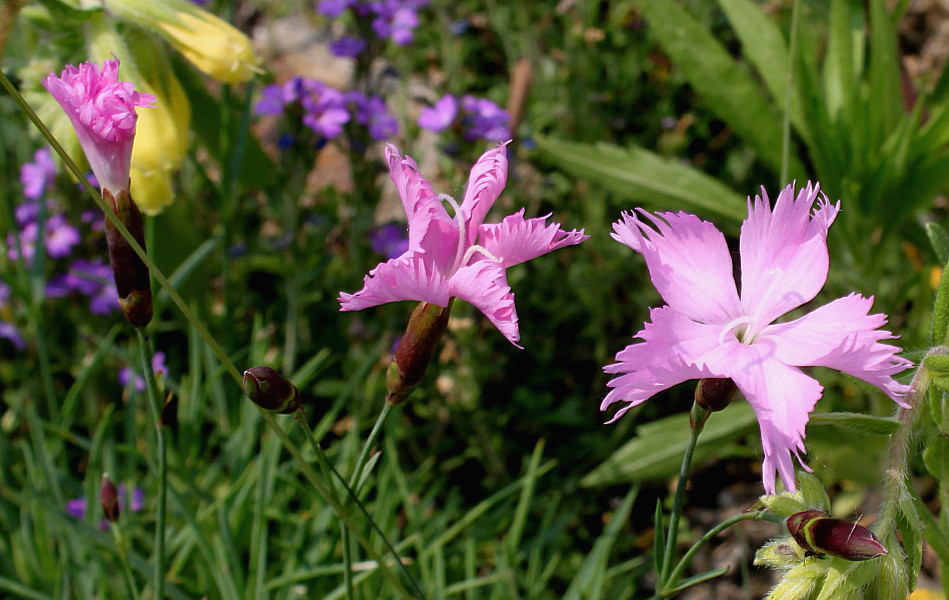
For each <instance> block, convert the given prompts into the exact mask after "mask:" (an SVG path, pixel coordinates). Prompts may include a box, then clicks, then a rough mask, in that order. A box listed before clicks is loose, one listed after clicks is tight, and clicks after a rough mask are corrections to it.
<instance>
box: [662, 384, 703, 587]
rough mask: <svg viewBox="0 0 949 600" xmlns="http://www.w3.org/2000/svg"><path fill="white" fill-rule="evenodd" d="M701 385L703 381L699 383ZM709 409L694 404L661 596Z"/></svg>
mask: <svg viewBox="0 0 949 600" xmlns="http://www.w3.org/2000/svg"><path fill="white" fill-rule="evenodd" d="M699 385H701V383H699ZM708 415H709V413H708V411H706V410H705V409H703V408H701V407H700V406H699V405H698V404H693V405H692V431H691V435H690V436H689V445H688V446H686V448H685V454H684V455H683V456H682V464H681V465H680V466H679V479H678V481H677V482H676V493H675V497H674V498H673V500H672V512H671V513H670V515H669V532H668V534H667V535H666V548H665V551H664V552H663V554H664V556H663V560H662V564H663V569H662V571H663V572H662V573H660V576H659V579H658V585H657V586H656V596H657V597H658V596H660V593H661V590H662V588H664V587H666V584H667V583H668V582H669V575H670V573H669V570H670V569H671V568H672V559H673V557H675V550H676V542H677V541H678V537H679V517H680V516H681V515H682V505H683V503H684V501H685V488H686V487H688V483H689V468H690V467H691V466H692V456H693V455H694V454H695V446H696V444H697V443H698V441H699V434H701V433H702V429H704V428H705V422H706V421H707V420H708Z"/></svg>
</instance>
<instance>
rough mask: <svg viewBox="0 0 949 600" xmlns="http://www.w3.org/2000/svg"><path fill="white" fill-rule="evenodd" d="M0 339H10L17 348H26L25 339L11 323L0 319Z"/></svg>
mask: <svg viewBox="0 0 949 600" xmlns="http://www.w3.org/2000/svg"><path fill="white" fill-rule="evenodd" d="M0 339H4V340H10V342H11V343H12V344H13V345H14V346H16V349H17V350H26V340H25V339H23V336H22V335H20V331H19V330H18V329H17V328H16V325H14V324H13V323H7V322H6V321H0Z"/></svg>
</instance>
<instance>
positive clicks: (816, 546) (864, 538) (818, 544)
mask: <svg viewBox="0 0 949 600" xmlns="http://www.w3.org/2000/svg"><path fill="white" fill-rule="evenodd" d="M787 526H788V531H789V532H791V537H793V538H794V541H795V542H797V544H798V545H799V546H800V547H801V548H803V549H804V550H805V551H807V552H808V553H810V554H813V555H816V556H818V557H823V556H824V555H825V554H829V555H831V556H836V557H838V558H842V559H844V560H852V561H860V560H870V559H871V558H876V557H877V556H882V555H884V554H886V553H887V551H886V548H884V547H883V544H882V543H880V540H879V539H877V537H876V536H875V535H873V532H872V531H870V530H869V529H867V528H866V527H863V526H862V525H857V524H856V523H851V522H850V521H844V520H843V519H834V518H833V517H828V516H827V513H825V512H823V511H819V510H806V511H804V512H799V513H796V514H793V515H791V516H790V517H788V522H787Z"/></svg>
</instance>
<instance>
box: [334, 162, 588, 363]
mask: <svg viewBox="0 0 949 600" xmlns="http://www.w3.org/2000/svg"><path fill="white" fill-rule="evenodd" d="M506 152H507V151H506V149H505V144H501V145H499V146H498V147H497V148H496V149H494V150H489V151H488V152H485V153H484V155H483V156H482V157H481V158H480V159H478V162H476V163H475V165H474V167H472V169H471V175H470V177H469V179H468V186H467V188H466V190H465V197H464V200H463V201H462V203H461V206H458V204H457V203H456V202H455V200H453V199H452V198H451V197H449V196H447V195H445V194H442V195H440V196H436V195H435V193H434V192H433V191H432V186H431V184H429V183H428V181H426V180H425V178H423V177H422V176H421V175H420V174H419V172H418V166H417V165H416V164H415V161H413V160H412V159H411V158H409V157H407V156H406V157H404V158H403V157H402V156H401V155H400V154H399V150H398V149H397V148H396V147H395V146H393V145H391V144H389V145H388V146H387V147H386V158H387V160H388V162H389V171H390V174H391V176H392V181H393V182H394V183H395V185H396V187H397V188H398V190H399V195H400V196H401V197H402V205H403V206H404V208H405V214H406V216H407V217H408V221H409V249H408V250H407V251H406V252H405V254H403V255H402V256H399V257H398V258H393V259H392V260H390V261H388V262H384V263H381V264H380V265H378V266H377V267H376V268H374V269H373V270H372V271H370V272H369V275H368V276H366V278H365V280H364V287H363V289H361V290H359V291H358V292H356V293H355V294H347V293H340V296H339V301H340V304H341V306H342V310H344V311H346V310H362V309H364V308H369V307H370V306H377V305H379V304H385V303H386V302H395V301H398V300H416V301H422V302H429V303H431V304H436V305H438V306H448V299H449V298H451V297H455V298H461V299H462V300H465V301H467V302H470V303H471V304H474V305H475V306H476V307H477V308H478V310H480V311H481V312H483V313H484V314H485V316H487V317H488V319H490V320H491V322H492V323H493V324H494V325H495V326H496V327H497V328H498V329H499V330H500V331H501V333H503V334H504V336H505V337H506V338H507V339H508V340H510V341H511V343H512V344H514V345H515V346H517V341H518V340H519V339H520V333H519V332H518V327H517V311H516V310H515V308H514V294H513V293H512V292H511V288H510V286H508V284H507V276H506V274H505V270H506V269H507V268H508V267H510V266H513V265H516V264H519V263H522V262H525V261H528V260H530V259H532V258H535V257H538V256H540V255H542V254H547V253H548V252H552V251H554V250H557V249H558V248H563V247H564V246H569V245H572V244H579V243H580V242H582V241H583V240H585V239H587V238H588V237H589V236H586V235H584V234H583V230H582V229H581V230H580V231H577V230H573V231H569V232H567V231H562V230H561V229H560V225H559V224H557V223H551V224H550V225H548V224H547V218H548V217H549V216H550V215H548V216H547V217H541V218H537V219H525V218H524V210H523V209H521V211H520V212H518V213H515V214H513V215H510V216H508V217H505V219H504V220H503V221H502V222H500V223H490V224H488V223H484V219H485V217H486V216H487V214H488V211H489V210H491V206H492V205H493V204H494V201H495V200H497V198H498V196H499V195H500V194H501V191H502V190H503V189H504V184H505V182H506V180H507V157H506ZM443 201H444V202H446V203H448V204H450V205H451V206H452V207H453V208H454V217H452V216H449V214H448V212H447V211H446V210H445V207H444V206H443V205H442V202H443ZM518 347H520V346H518Z"/></svg>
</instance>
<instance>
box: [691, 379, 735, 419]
mask: <svg viewBox="0 0 949 600" xmlns="http://www.w3.org/2000/svg"><path fill="white" fill-rule="evenodd" d="M737 393H738V386H736V385H735V382H734V381H732V380H731V379H729V378H727V377H726V378H713V379H702V380H700V381H699V384H698V385H697V386H696V388H695V403H696V404H698V405H699V406H701V407H702V408H704V409H705V410H707V411H709V412H717V411H720V410H724V409H725V407H727V406H728V405H729V404H731V401H732V400H734V399H735V394H737Z"/></svg>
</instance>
